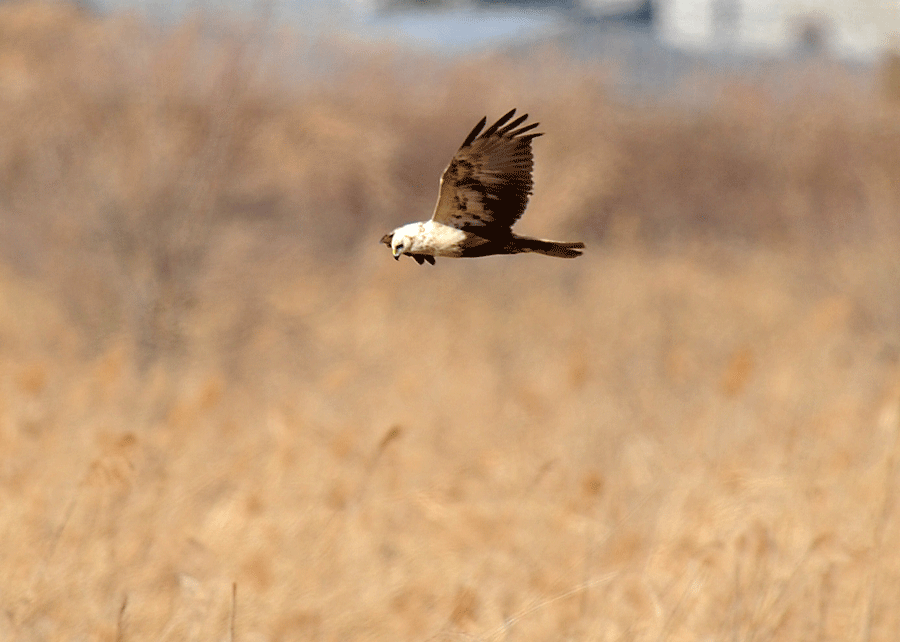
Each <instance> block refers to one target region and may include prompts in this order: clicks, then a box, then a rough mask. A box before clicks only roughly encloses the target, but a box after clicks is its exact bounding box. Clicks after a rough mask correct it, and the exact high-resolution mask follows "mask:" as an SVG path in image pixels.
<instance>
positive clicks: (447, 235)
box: [381, 109, 584, 265]
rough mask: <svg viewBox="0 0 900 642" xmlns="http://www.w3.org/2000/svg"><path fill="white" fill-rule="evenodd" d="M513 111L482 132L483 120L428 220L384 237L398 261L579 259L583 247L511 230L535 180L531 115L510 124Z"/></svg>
mask: <svg viewBox="0 0 900 642" xmlns="http://www.w3.org/2000/svg"><path fill="white" fill-rule="evenodd" d="M515 113H516V110H515V109H513V110H512V111H510V112H509V113H507V114H506V115H504V116H503V117H502V118H500V120H498V121H497V122H496V123H494V124H493V125H491V126H490V127H488V128H487V129H486V130H484V132H483V133H482V130H483V129H484V126H485V125H486V124H487V118H482V119H481V122H479V123H478V124H477V125H476V126H475V128H474V129H473V130H472V132H471V133H470V134H469V135H468V137H467V138H466V140H465V141H464V142H463V144H462V145H461V146H460V148H459V151H458V152H456V155H455V156H454V157H453V159H452V160H451V161H450V164H449V165H448V166H447V169H445V170H444V174H443V176H442V177H441V189H440V194H439V195H438V202H437V206H436V207H435V208H434V214H433V215H432V217H431V220H429V221H422V222H419V223H409V224H407V225H404V226H402V227H398V228H397V229H395V230H394V231H393V232H391V233H390V234H385V235H384V237H382V239H381V242H382V243H384V244H385V245H387V246H388V247H390V248H391V250H392V252H393V254H394V258H396V259H399V258H400V255H401V254H408V255H409V256H412V257H413V258H414V259H415V260H416V261H418V262H419V264H420V265H421V264H422V263H423V262H425V261H428V262H429V263H431V264H432V265H433V264H434V257H436V256H447V257H456V258H459V257H477V256H488V255H491V254H518V253H521V252H537V253H539V254H545V255H547V256H555V257H559V258H575V257H576V256H581V250H582V249H583V248H584V243H580V242H576V243H562V242H558V241H545V240H543V239H535V238H530V237H527V236H518V235H517V234H514V233H513V231H512V229H511V228H512V226H513V224H514V223H515V222H516V221H517V220H519V218H520V217H521V216H522V214H523V213H524V212H525V208H526V207H527V206H528V197H529V196H531V190H532V187H533V185H534V182H533V180H532V178H531V172H532V168H533V167H534V161H533V159H532V153H531V141H532V140H534V139H535V138H537V137H538V136H541V135H542V134H540V133H529V132H531V131H532V130H534V129H535V128H536V127H537V126H538V123H532V124H530V125H524V126H521V125H523V123H524V122H525V121H526V120H527V118H528V114H525V115H524V116H520V117H518V118H516V119H515V120H512V121H511V122H510V119H511V118H512V117H513V116H514V115H515Z"/></svg>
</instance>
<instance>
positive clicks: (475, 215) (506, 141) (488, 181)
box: [431, 109, 541, 235]
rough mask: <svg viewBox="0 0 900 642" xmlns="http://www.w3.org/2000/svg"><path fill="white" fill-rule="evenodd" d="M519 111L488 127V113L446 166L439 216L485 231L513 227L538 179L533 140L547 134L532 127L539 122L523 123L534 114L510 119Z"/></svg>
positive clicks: (436, 213)
mask: <svg viewBox="0 0 900 642" xmlns="http://www.w3.org/2000/svg"><path fill="white" fill-rule="evenodd" d="M515 113H516V110H515V109H513V110H512V111H510V112H509V113H508V114H506V115H505V116H503V117H502V118H501V119H500V120H498V121H497V122H496V123H494V124H493V125H491V126H490V127H488V128H487V129H486V130H485V131H484V133H481V130H482V129H484V126H485V125H486V124H487V118H482V119H481V122H480V123H478V124H477V125H476V126H475V129H473V130H472V133H470V134H469V136H468V137H467V138H466V140H465V142H463V144H462V146H461V147H460V148H459V151H458V152H456V155H455V156H454V157H453V160H451V161H450V165H448V166H447V169H446V170H444V174H443V176H442V177H441V191H440V194H439V196H438V202H437V206H436V207H435V208H434V215H433V216H432V217H431V218H432V220H433V221H435V222H437V223H443V224H445V225H450V226H453V227H456V228H459V229H464V230H465V229H471V230H472V231H473V232H475V233H476V234H479V235H482V234H485V232H487V231H488V230H487V229H485V228H503V229H504V231H508V229H509V228H510V227H511V226H512V224H513V223H515V222H516V221H517V220H518V219H519V217H520V216H522V213H523V212H524V211H525V207H526V206H527V205H528V197H529V196H530V195H531V188H532V186H533V184H534V183H533V181H532V178H531V170H532V168H533V166H534V161H533V160H532V155H531V141H532V139H534V138H537V137H538V136H540V135H541V134H539V133H538V134H528V133H526V132H530V131H531V130H533V129H534V128H535V127H537V126H538V123H532V124H530V125H525V126H524V127H519V126H520V125H521V124H522V123H523V122H525V120H526V119H527V118H528V114H525V115H524V116H519V117H518V118H516V119H515V120H513V121H512V122H509V121H510V119H511V118H512V117H513V115H514V114H515ZM517 127H519V129H516V128H517ZM479 134H480V135H479ZM523 134H524V135H523ZM477 228H481V229H477Z"/></svg>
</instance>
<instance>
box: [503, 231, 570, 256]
mask: <svg viewBox="0 0 900 642" xmlns="http://www.w3.org/2000/svg"><path fill="white" fill-rule="evenodd" d="M583 249H584V243H581V242H580V241H578V242H575V243H563V242H561V241H545V240H543V239H533V238H528V237H527V236H517V237H516V250H517V251H518V252H537V253H538V254H544V255H546V256H554V257H556V258H559V259H574V258H575V257H578V256H581V251H582V250H583Z"/></svg>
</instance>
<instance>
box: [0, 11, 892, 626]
mask: <svg viewBox="0 0 900 642" xmlns="http://www.w3.org/2000/svg"><path fill="white" fill-rule="evenodd" d="M260 34H263V35H260ZM298 52H302V55H300V54H298ZM803 65H806V66H803ZM803 65H793V66H792V65H789V64H787V63H786V64H785V67H784V68H783V69H782V68H778V67H776V68H774V69H771V70H770V71H769V73H770V74H771V77H757V78H749V79H748V78H741V77H739V75H738V73H737V72H735V73H734V74H733V75H732V76H731V77H729V78H725V79H723V78H721V77H714V78H711V79H710V78H703V77H701V75H700V74H698V76H697V78H696V79H693V80H691V79H687V80H684V81H683V82H685V83H689V82H696V85H697V86H698V87H700V86H704V84H705V83H706V84H707V85H709V86H712V87H713V88H714V89H715V90H716V91H717V92H718V97H717V98H716V99H715V100H713V99H710V100H709V101H708V102H704V103H703V104H702V105H700V106H698V105H696V104H690V105H689V104H685V102H684V101H683V100H681V99H680V98H679V96H678V94H677V91H673V95H666V96H659V97H657V98H654V99H652V100H651V99H650V98H649V97H644V98H643V99H637V98H632V100H631V101H628V100H625V99H624V98H622V97H621V96H619V95H617V94H616V93H615V90H614V84H615V83H614V80H615V78H614V73H612V72H611V71H610V69H609V68H606V67H604V66H603V65H602V64H601V63H597V62H577V61H572V60H570V59H568V58H567V57H566V56H565V54H564V53H562V52H560V51H556V50H553V49H551V48H541V49H539V50H537V52H536V53H534V54H532V55H528V56H523V57H515V56H503V55H499V54H478V55H472V56H466V57H460V58H457V59H453V60H443V59H442V60H436V59H432V58H430V57H428V56H427V55H424V54H421V53H416V52H413V51H407V50H403V49H401V48H399V47H397V46H393V45H392V46H387V45H385V46H380V45H379V46H375V45H365V44H359V43H354V42H352V41H350V40H348V39H347V38H346V37H343V38H342V37H339V36H334V37H332V38H328V37H322V38H321V39H320V40H317V41H314V42H312V41H310V40H309V37H307V36H297V35H295V34H291V33H289V32H287V31H283V30H280V29H277V28H275V26H274V25H267V23H266V22H265V21H264V20H259V21H256V22H254V23H252V24H240V23H237V22H234V23H227V22H224V21H221V20H214V19H213V18H211V17H205V18H204V17H199V18H194V19H189V20H185V21H184V22H183V23H181V24H179V25H175V26H173V27H159V26H151V25H150V24H148V23H146V22H143V21H142V20H140V19H137V18H134V17H129V16H124V15H120V16H112V17H108V18H99V17H97V16H94V15H91V14H90V13H88V12H86V11H84V10H79V9H76V8H73V7H70V6H68V5H65V4H59V3H52V4H40V3H26V4H16V3H7V4H4V5H2V6H0V131H3V132H4V133H3V135H2V136H0V225H2V226H3V228H2V231H0V256H2V264H0V351H2V357H3V358H2V359H0V453H2V457H0V577H2V583H0V584H2V585H0V607H2V608H0V638H2V639H10V640H23V641H25V640H48V639H52V640H76V639H77V640H98V641H100V640H117V641H126V640H146V639H156V640H185V639H189V640H220V639H233V640H236V641H242V640H295V639H312V640H335V641H338V640H340V641H344V640H355V639H367V640H398V639H402V640H472V639H475V640H507V639H510V640H511V639H521V640H560V639H569V640H592V641H594V640H609V641H611V642H612V641H615V640H623V639H627V640H638V641H640V640H672V641H678V640H685V641H694V640H720V639H735V640H773V641H782V640H783V641H788V640H790V641H795V640H807V639H815V640H842V641H843V640H857V639H858V640H868V641H885V642H888V641H892V640H894V639H895V638H896V632H897V631H898V630H900V614H898V611H897V608H896V605H897V604H898V603H900V552H898V551H900V547H898V545H897V544H898V542H900V521H898V517H900V504H898V498H897V493H896V489H897V487H898V483H900V477H898V468H897V462H898V453H900V450H898V449H900V442H898V435H900V342H898V336H900V333H898V330H900V321H898V320H900V290H898V288H897V284H898V283H900V259H898V252H897V243H898V240H900V223H898V213H900V180H898V177H900V113H898V111H897V109H896V105H895V104H894V103H892V102H891V101H889V100H886V99H885V95H884V92H882V91H881V90H880V89H878V90H873V89H872V88H873V87H876V88H877V87H878V86H879V85H878V83H867V82H866V79H867V78H868V79H869V80H871V77H868V76H867V77H866V78H861V77H860V74H864V73H866V72H852V73H851V72H846V71H844V70H842V68H841V67H840V65H837V64H834V63H828V62H827V61H823V60H817V61H807V62H805V63H803ZM815 65H819V67H814V66H815ZM873 73H874V72H873ZM884 73H885V74H886V75H885V76H884V77H885V78H890V74H891V73H892V72H891V71H890V69H888V71H886V72H884ZM813 75H815V76H816V78H818V80H816V81H815V82H812V81H810V80H809V78H810V77H812V76H813ZM823 78H824V80H823ZM884 82H887V83H889V82H890V81H889V80H885V81H884ZM784 86H789V87H791V88H792V91H791V92H788V93H787V94H785V93H784V92H782V93H779V90H778V89H777V88H778V87H781V88H783V87H784ZM512 106H516V107H519V108H520V109H522V110H523V111H528V112H530V113H531V114H532V116H533V117H535V119H537V120H540V121H541V122H542V130H543V131H545V132H546V136H544V137H542V138H540V139H538V140H537V141H536V144H535V149H536V171H535V174H536V193H535V196H534V198H533V200H532V204H531V206H530V209H529V213H528V215H527V216H526V217H525V218H524V219H523V220H522V222H521V223H520V224H519V225H520V227H519V229H520V230H521V231H522V233H528V234H534V235H541V234H545V233H553V234H555V235H558V236H560V237H566V238H569V237H570V236H571V237H573V238H576V237H581V238H583V240H585V241H586V242H587V243H588V252H587V255H586V256H585V257H584V258H581V259H579V260H578V261H573V262H553V261H549V260H542V258H541V257H536V256H524V257H513V258H510V257H505V258H504V257H500V258H494V259H483V260H471V261H463V260H459V261H450V260H443V261H441V260H439V261H438V264H437V265H436V266H435V267H430V266H424V267H419V266H417V265H415V264H414V263H413V262H412V261H402V262H400V263H395V262H394V261H393V260H392V259H391V257H390V256H389V255H388V253H387V252H386V251H385V248H384V247H383V246H380V245H379V244H378V239H379V238H380V236H381V234H383V233H384V232H385V231H387V230H389V229H391V228H393V227H395V226H396V225H398V224H400V223H403V222H407V221H409V220H420V219H421V218H422V216H423V214H426V213H427V212H428V211H429V210H430V208H431V207H433V201H434V198H435V195H436V189H437V177H438V176H439V174H440V171H441V170H442V169H443V165H444V164H445V163H446V162H447V160H448V159H449V157H450V155H451V154H452V153H453V151H454V150H455V149H456V147H457V146H458V145H459V143H460V141H461V137H462V136H464V135H465V133H466V132H467V131H469V129H470V128H471V126H472V125H473V124H474V123H475V122H476V121H477V120H478V119H479V118H480V117H481V116H483V115H488V116H489V117H490V116H491V115H494V116H497V115H499V114H501V113H503V112H505V111H506V110H507V109H509V108H510V107H512ZM561 263H563V264H562V265H561Z"/></svg>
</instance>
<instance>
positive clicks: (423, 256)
mask: <svg viewBox="0 0 900 642" xmlns="http://www.w3.org/2000/svg"><path fill="white" fill-rule="evenodd" d="M410 256H411V257H413V258H414V259H415V260H416V263H418V264H419V265H422V264H423V263H425V261H428V262H429V263H431V264H432V265H434V257H433V256H431V255H430V254H410Z"/></svg>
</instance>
